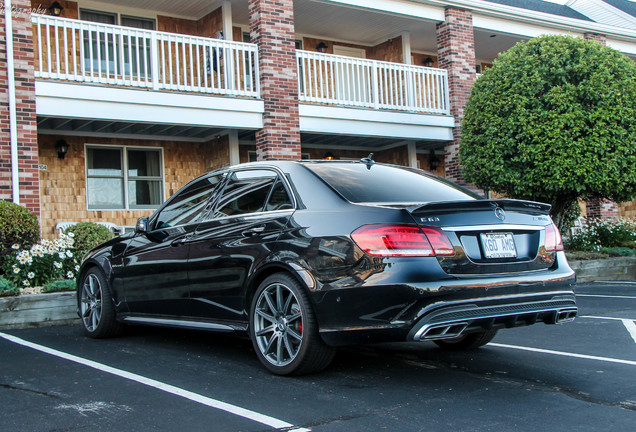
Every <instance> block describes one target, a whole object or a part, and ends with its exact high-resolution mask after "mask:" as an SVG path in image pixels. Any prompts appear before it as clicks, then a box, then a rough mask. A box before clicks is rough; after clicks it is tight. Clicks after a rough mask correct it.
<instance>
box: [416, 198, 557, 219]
mask: <svg viewBox="0 0 636 432" xmlns="http://www.w3.org/2000/svg"><path fill="white" fill-rule="evenodd" d="M497 207H500V208H502V209H504V210H506V211H512V212H515V211H516V212H524V213H528V214H533V215H549V214H550V208H552V206H551V205H550V204H543V203H538V202H534V201H524V200H515V199H483V200H466V201H443V202H435V203H429V204H423V205H416V206H412V207H408V208H407V209H406V211H408V212H409V213H411V214H412V215H417V216H421V215H428V214H435V213H440V212H445V213H463V212H470V211H476V210H477V211H478V210H494V209H496V208H497Z"/></svg>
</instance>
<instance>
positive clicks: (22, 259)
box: [16, 251, 33, 264]
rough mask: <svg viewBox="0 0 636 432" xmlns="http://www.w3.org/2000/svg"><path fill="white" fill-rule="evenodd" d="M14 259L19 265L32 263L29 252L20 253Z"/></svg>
mask: <svg viewBox="0 0 636 432" xmlns="http://www.w3.org/2000/svg"><path fill="white" fill-rule="evenodd" d="M16 258H17V259H18V262H19V263H20V264H31V263H32V262H33V257H32V256H31V254H30V253H29V251H22V252H20V253H19V254H18V256H17V257H16Z"/></svg>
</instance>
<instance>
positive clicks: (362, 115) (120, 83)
mask: <svg viewBox="0 0 636 432" xmlns="http://www.w3.org/2000/svg"><path fill="white" fill-rule="evenodd" d="M32 22H33V39H34V54H35V78H36V100H37V114H38V131H39V132H40V133H51V134H68V133H75V134H78V135H80V134H81V135H91V134H94V135H95V136H108V135H109V134H120V135H121V134H124V133H125V134H126V135H129V134H130V133H131V131H136V132H134V133H138V134H145V135H148V137H150V138H152V137H153V136H155V137H159V136H160V135H161V136H163V137H165V135H166V134H167V133H166V132H165V130H166V129H165V128H163V127H161V125H177V126H179V127H176V128H173V129H167V130H168V131H170V134H169V135H171V136H173V137H177V138H182V139H184V140H191V139H195V140H201V141H204V140H206V139H209V137H210V136H214V135H216V134H219V133H221V132H223V131H225V130H228V129H232V128H235V129H243V130H257V129H260V128H262V127H263V118H262V115H263V112H264V102H263V100H262V99H261V98H260V88H259V70H258V49H257V46H256V45H254V44H249V43H241V42H231V41H225V40H219V39H211V38H203V37H196V36H189V35H183V34H175V33H166V32H159V31H153V30H143V29H137V28H131V27H124V26H116V25H109V24H101V23H95V22H88V21H80V20H75V19H67V18H58V17H52V16H43V15H33V16H32ZM297 67H298V85H299V88H298V90H299V102H300V107H299V108H300V128H301V132H307V133H311V134H336V135H359V136H375V137H386V138H402V139H433V140H447V139H449V137H450V136H451V129H452V127H453V122H452V117H450V116H449V104H448V79H447V75H446V71H445V70H441V69H433V68H425V67H420V66H412V65H406V64H400V63H389V62H383V61H376V60H367V59H358V58H353V57H346V56H338V55H332V54H322V53H316V52H310V51H300V50H299V51H297ZM59 119H84V122H68V121H60V120H59ZM131 123H137V124H138V125H137V126H135V127H132V126H130V125H131ZM141 123H143V125H140V124H141ZM152 125H156V127H153V126H152ZM156 131H162V132H161V133H159V132H156ZM184 131H185V132H184Z"/></svg>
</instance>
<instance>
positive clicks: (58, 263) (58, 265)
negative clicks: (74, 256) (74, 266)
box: [53, 261, 62, 269]
mask: <svg viewBox="0 0 636 432" xmlns="http://www.w3.org/2000/svg"><path fill="white" fill-rule="evenodd" d="M53 265H54V266H55V268H58V269H61V268H62V263H61V262H57V261H55V262H54V263H53Z"/></svg>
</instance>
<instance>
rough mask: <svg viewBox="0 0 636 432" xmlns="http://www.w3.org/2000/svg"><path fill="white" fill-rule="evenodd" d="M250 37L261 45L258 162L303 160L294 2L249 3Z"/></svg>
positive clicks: (253, 0)
mask: <svg viewBox="0 0 636 432" xmlns="http://www.w3.org/2000/svg"><path fill="white" fill-rule="evenodd" d="M249 14H250V36H251V39H252V42H254V43H256V44H258V56H259V73H260V84H261V96H262V98H263V100H264V102H265V114H264V115H263V124H264V126H263V129H261V130H259V131H257V132H256V154H257V157H258V159H259V160H268V159H287V160H297V159H300V124H299V114H298V76H297V71H296V70H297V69H296V46H295V42H294V2H293V0H249Z"/></svg>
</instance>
